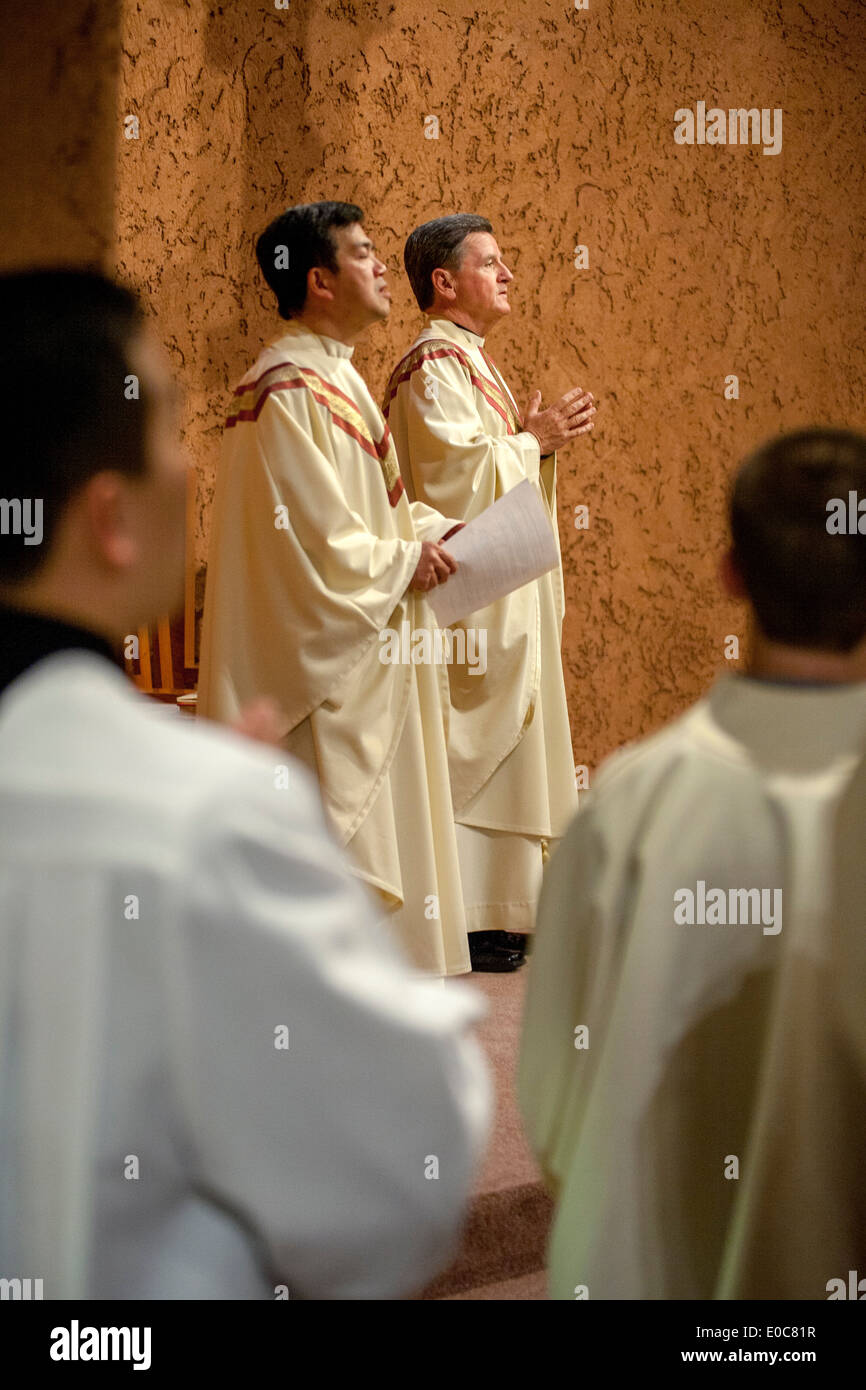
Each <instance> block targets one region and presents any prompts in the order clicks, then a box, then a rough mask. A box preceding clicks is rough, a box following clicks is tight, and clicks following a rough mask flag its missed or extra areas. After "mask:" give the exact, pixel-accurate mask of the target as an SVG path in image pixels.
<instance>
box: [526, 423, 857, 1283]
mask: <svg viewBox="0 0 866 1390" xmlns="http://www.w3.org/2000/svg"><path fill="white" fill-rule="evenodd" d="M849 490H850V491H851V492H856V493H859V495H860V496H863V495H866V439H864V438H862V437H859V436H857V435H854V434H851V433H848V432H845V431H841V430H838V431H837V430H813V431H803V432H801V433H799V434H796V435H792V436H789V437H786V438H783V439H781V440H778V441H775V442H774V443H772V444H770V445H767V446H765V447H764V448H763V449H761V450H759V451H758V452H757V453H756V454H755V455H754V456H752V458H751V459H750V460H748V461H747V462H746V464H745V465H744V467H743V468H742V469H741V471H740V473H739V475H738V477H737V480H736V483H735V487H734V492H733V497H732V506H731V524H732V536H733V543H732V549H731V551H730V553H729V555H728V556H727V558H726V561H725V564H724V566H723V575H724V578H725V583H726V587H727V590H728V592H729V594H731V595H732V596H737V597H744V598H746V599H747V601H748V604H749V620H750V629H751V634H750V635H751V642H750V648H751V657H750V665H749V667H748V672H747V673H746V674H726V675H723V676H721V677H720V678H719V679H718V681H717V682H716V684H715V685H714V686H713V687H712V689H711V690H710V692H709V694H708V695H707V696H706V697H705V698H704V699H702V700H700V701H699V702H698V703H697V704H696V705H695V706H693V707H692V708H691V709H690V710H688V711H687V712H686V713H685V714H684V715H682V716H681V717H680V718H679V719H677V720H676V721H674V722H673V723H672V724H670V725H669V726H668V727H666V728H664V729H663V730H661V731H660V732H658V733H656V734H654V735H653V736H652V737H650V738H647V739H645V740H643V741H641V742H640V743H638V744H636V745H634V746H632V747H630V748H626V749H623V750H621V751H620V752H619V753H618V754H616V755H615V756H614V757H613V758H611V759H610V760H608V762H607V763H606V764H605V766H604V767H603V769H602V771H601V772H600V774H599V775H598V777H597V778H596V779H595V782H594V786H593V789H592V791H591V792H590V794H589V796H588V797H587V799H586V801H585V802H584V803H583V804H582V807H581V810H580V811H579V813H578V815H577V817H576V818H575V820H574V823H573V825H572V826H571V828H570V830H569V832H568V834H567V835H566V837H565V839H564V840H563V842H562V845H561V847H560V849H559V851H558V852H557V854H556V855H555V856H554V858H553V860H552V862H551V864H550V866H549V870H548V873H547V876H546V879H545V884H544V888H543V890H542V896H541V904H540V908H539V924H538V932H537V940H536V949H535V952H534V956H533V962H532V967H531V975H530V980H529V989H528V996H527V1004H526V1014H525V1022H524V1035H523V1041H522V1051H521V1061H520V1074H519V1094H520V1102H521V1106H522V1111H523V1115H524V1119H525V1123H526V1128H527V1133H528V1135H529V1138H530V1141H531V1143H532V1145H533V1147H534V1149H535V1152H536V1154H537V1156H538V1159H539V1162H540V1164H541V1166H542V1169H543V1172H544V1174H545V1176H546V1179H547V1181H548V1184H549V1186H550V1188H551V1190H552V1192H553V1193H554V1194H555V1196H556V1199H557V1212H556V1219H555V1226H554V1230H553V1236H552V1241H551V1247H550V1294H551V1296H552V1297H553V1298H556V1299H574V1298H579V1299H581V1298H587V1297H588V1298H591V1299H769V1298H781V1299H826V1298H829V1297H848V1296H849V1294H847V1293H839V1291H838V1290H839V1288H840V1287H841V1285H840V1284H838V1283H837V1282H836V1281H837V1280H840V1279H841V1280H843V1281H847V1278H848V1272H849V1271H850V1270H858V1269H859V1270H861V1271H864V1270H866V1223H864V1219H863V1218H864V1211H866V1176H864V1173H866V1169H864V1158H866V1144H864V1139H863V1103H864V1095H866V1049H864V1046H863V1042H864V1029H863V1024H862V1017H863V1010H864V1005H866V983H864V976H863V972H862V969H858V966H862V962H863V958H864V953H863V947H862V940H863V926H862V919H863V909H862V902H859V901H858V898H857V894H856V886H852V885H851V884H850V883H849V885H848V890H847V893H846V892H839V891H838V885H839V882H840V871H839V868H838V866H837V865H838V854H839V832H838V831H837V820H838V817H839V806H840V798H842V797H843V796H844V795H845V793H846V788H847V787H848V786H849V782H850V779H851V775H852V771H853V769H854V768H855V766H856V765H857V763H858V759H859V758H860V757H861V755H862V750H863V749H864V746H866V537H864V536H861V535H859V534H858V532H857V529H856V525H855V527H854V529H853V531H849V532H847V533H845V534H836V533H834V532H830V531H829V530H828V522H827V519H828V506H829V504H830V503H831V502H832V501H833V499H834V498H837V497H838V496H840V495H841V497H843V498H847V497H848V495H849ZM861 785H862V777H861ZM862 802H863V794H862V790H861V791H860V793H859V798H857V797H855V800H854V803H853V812H854V814H852V809H851V807H849V808H848V813H847V819H846V820H845V825H846V826H847V844H848V845H849V846H850V849H849V854H850V855H856V856H857V860H858V861H862V860H863V844H864V833H866V832H864V822H863V819H862V816H861V817H860V819H859V821H858V820H857V818H856V808H857V806H858V805H859V806H861V808H862ZM857 877H858V875H856V874H855V879H856V878H857ZM859 879H860V880H862V874H860V875H859ZM843 887H844V884H843ZM846 1287H847V1285H846Z"/></svg>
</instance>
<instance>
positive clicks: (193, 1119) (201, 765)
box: [0, 652, 490, 1300]
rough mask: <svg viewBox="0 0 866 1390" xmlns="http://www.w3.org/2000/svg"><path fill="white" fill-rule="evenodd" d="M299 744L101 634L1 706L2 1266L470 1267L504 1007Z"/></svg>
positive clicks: (269, 1271)
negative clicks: (447, 945) (247, 734)
mask: <svg viewBox="0 0 866 1390" xmlns="http://www.w3.org/2000/svg"><path fill="white" fill-rule="evenodd" d="M275 756H277V757H278V756H279V754H278V753H277V754H276V755H275V753H274V751H272V750H265V749H264V748H261V747H259V746H256V745H253V744H250V743H247V742H246V741H245V740H241V739H240V738H239V737H237V736H236V735H233V734H229V733H227V732H225V731H223V730H221V729H217V728H214V727H213V726H211V725H207V724H201V725H198V726H196V725H192V726H191V727H187V726H186V724H185V723H184V722H182V721H181V720H180V719H179V718H178V716H177V715H173V714H171V713H169V712H167V711H164V710H163V709H161V708H160V707H159V706H156V705H154V704H152V703H150V702H148V701H146V700H145V699H144V698H143V697H142V696H140V695H139V694H138V693H137V692H136V691H135V690H134V689H133V688H132V687H131V685H130V684H129V682H128V680H127V678H126V677H125V676H124V675H123V673H122V672H120V671H119V670H117V669H115V668H114V667H113V666H112V665H111V663H110V662H108V661H106V660H105V659H103V658H102V657H99V656H96V655H94V654H92V653H80V652H75V653H71V652H64V653H58V654H56V655H54V656H51V657H48V658H46V659H44V660H42V661H40V662H38V663H37V664H36V665H35V666H34V667H32V668H31V669H30V671H28V672H27V673H26V674H24V675H23V676H21V677H19V679H18V680H16V681H14V682H13V683H12V684H11V685H10V686H9V687H8V689H7V690H6V691H5V693H4V694H3V696H2V697H0V1277H2V1278H4V1279H30V1280H35V1279H41V1280H42V1281H43V1284H42V1296H43V1297H44V1298H52V1299H79V1298H95V1299H112V1298H121V1299H126V1298H142V1299H179V1298H183V1299H187V1298H191V1299H200V1298H208V1299H229V1300H235V1299H254V1298H266V1299H273V1298H274V1297H285V1296H286V1292H285V1290H286V1289H287V1290H288V1293H289V1294H290V1295H291V1297H292V1298H294V1297H296V1296H297V1297H301V1298H322V1299H355V1298H359V1299H378V1298H394V1297H399V1296H401V1295H404V1294H407V1293H409V1292H411V1291H413V1290H414V1289H417V1288H418V1287H419V1285H423V1283H424V1282H425V1281H426V1280H427V1279H429V1278H430V1277H431V1276H432V1275H433V1274H434V1273H436V1272H437V1271H438V1270H439V1269H440V1268H441V1267H442V1265H443V1264H444V1263H447V1260H448V1258H449V1255H450V1253H451V1250H452V1248H453V1244H454V1242H455V1240H456V1237H457V1233H458V1228H459V1223H460V1220H461V1216H462V1214H463V1210H464V1208H465V1204H466V1202H467V1199H468V1197H469V1195H470V1193H471V1189H472V1182H473V1176H474V1173H475V1170H476V1165H477V1163H478V1160H479V1157H480V1152H479V1151H480V1148H481V1146H482V1145H483V1141H484V1137H485V1130H486V1127H487V1117H488V1115H489V1104H490V1102H489V1082H488V1079H487V1074H486V1066H485V1064H484V1062H483V1060H482V1057H481V1054H480V1052H479V1049H478V1046H477V1044H476V1043H475V1042H474V1041H473V1039H472V1038H471V1036H470V1035H469V1027H470V1025H471V1024H472V1023H473V1021H474V1020H475V1019H476V1018H478V1016H479V1014H480V1013H481V1012H482V1009H483V1006H482V1005H480V1004H479V1002H478V1000H477V999H476V997H475V995H474V993H473V992H472V991H471V990H470V989H469V988H468V987H467V986H465V985H459V984H454V985H452V986H451V988H450V990H448V991H446V990H443V989H442V988H441V986H440V985H439V984H438V982H437V981H435V980H430V979H427V978H426V977H425V976H423V975H422V974H420V973H419V972H417V971H414V970H413V969H412V968H411V967H410V966H408V965H407V964H406V962H405V960H404V958H403V953H402V952H401V951H400V950H399V948H398V947H397V946H396V945H395V943H394V942H393V941H392V940H391V938H390V934H389V933H388V932H387V930H386V929H385V927H384V926H383V925H381V924H380V923H378V922H377V921H376V919H375V916H374V914H373V911H372V908H371V905H370V902H369V900H368V896H367V893H366V891H365V889H364V888H363V886H362V885H361V884H360V883H359V882H358V880H357V878H356V877H355V875H354V874H352V873H351V872H349V870H348V867H347V866H346V864H345V862H344V856H343V855H342V853H341V852H340V850H339V848H338V847H337V845H336V844H335V842H334V840H333V838H332V836H331V835H330V834H329V833H328V831H327V829H326V826H325V822H324V818H323V815H322V810H321V804H320V799H319V794H318V790H317V788H316V786H315V784H314V782H313V781H312V779H311V778H310V776H309V774H308V773H307V772H306V770H305V769H304V768H303V767H301V766H300V765H299V764H295V763H294V762H293V763H292V766H291V768H290V774H289V777H288V781H287V782H286V783H285V784H283V783H280V785H279V786H276V785H275V780H274V761H275ZM428 1155H436V1156H437V1157H438V1162H439V1168H438V1180H437V1181H430V1180H429V1167H430V1164H429V1159H428V1157H427V1156H428ZM280 1286H283V1287H282V1288H281V1287H280ZM33 1287H35V1286H34V1285H32V1284H31V1289H32V1288H33ZM33 1296H38V1295H33Z"/></svg>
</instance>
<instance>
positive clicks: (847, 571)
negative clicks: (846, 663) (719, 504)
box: [730, 429, 866, 652]
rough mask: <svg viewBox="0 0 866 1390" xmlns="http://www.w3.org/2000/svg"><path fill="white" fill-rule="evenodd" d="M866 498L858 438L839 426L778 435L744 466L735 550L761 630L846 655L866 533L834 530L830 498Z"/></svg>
mask: <svg viewBox="0 0 866 1390" xmlns="http://www.w3.org/2000/svg"><path fill="white" fill-rule="evenodd" d="M849 492H856V493H858V494H859V496H860V497H864V498H866V438H864V437H863V436H862V435H859V434H855V433H854V432H853V431H850V430H844V429H808V430H799V431H797V432H796V433H794V434H789V435H783V436H782V437H781V438H778V439H774V440H771V441H770V442H769V443H767V444H764V445H762V446H761V448H759V449H757V450H756V451H755V452H754V453H753V454H751V455H750V457H749V458H747V459H746V461H745V462H744V463H743V465H742V467H741V468H740V470H739V472H738V473H737V476H736V478H735V480H734V484H733V489H732V492H731V504H730V517H731V535H732V539H733V553H734V557H735V560H736V563H737V567H738V569H739V571H740V574H741V576H742V578H743V582H744V584H745V587H746V590H747V593H748V595H749V598H750V600H751V602H752V605H753V607H754V610H755V614H756V616H757V619H758V623H759V624H760V627H761V630H762V632H763V633H764V634H765V635H766V636H767V637H768V638H769V639H770V640H771V641H774V642H783V643H785V644H786V645H787V646H791V647H811V648H814V649H816V650H819V651H830V652H850V651H851V650H852V649H853V648H854V647H855V646H856V645H857V644H858V642H860V641H861V640H862V638H863V637H864V636H866V535H860V533H859V531H857V530H856V528H855V530H854V531H853V533H850V534H847V535H833V534H831V532H830V531H828V529H827V521H828V516H829V512H828V508H827V504H828V502H829V501H830V500H831V499H832V498H834V497H841V498H844V499H845V503H846V506H847V502H848V494H849Z"/></svg>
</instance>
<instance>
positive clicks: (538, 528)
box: [427, 479, 559, 627]
mask: <svg viewBox="0 0 866 1390" xmlns="http://www.w3.org/2000/svg"><path fill="white" fill-rule="evenodd" d="M444 549H445V550H447V551H448V553H449V555H453V556H454V559H455V560H456V561H457V563H458V565H459V569H458V570H457V573H456V574H452V575H451V576H450V578H449V579H448V580H446V582H445V583H444V584H440V585H438V586H437V587H436V588H435V589H432V590H431V591H430V593H429V594H428V595H427V599H428V602H429V603H430V606H431V608H432V609H433V612H434V613H435V615H436V621H437V622H438V623H439V626H440V627H449V626H450V625H451V624H452V623H456V622H459V621H460V619H461V618H465V617H466V616H467V615H468V614H469V613H475V612H477V610H478V609H479V608H486V607H487V605H488V603H494V602H495V600H496V599H498V598H502V597H503V596H504V595H505V594H510V593H511V592H512V590H514V589H519V588H520V587H521V585H522V584H529V583H530V582H531V580H533V579H538V578H539V577H540V576H541V575H542V574H547V572H548V570H552V569H554V568H555V567H556V565H557V564H558V563H559V555H558V552H557V548H556V540H555V538H554V535H553V531H552V530H551V527H550V520H549V518H548V515H547V512H546V511H545V509H544V504H543V503H542V501H541V498H540V497H539V495H538V493H537V492H536V490H535V488H534V487H533V486H532V484H531V483H530V482H529V481H528V479H527V480H524V481H523V482H522V483H518V485H517V487H514V488H512V489H511V491H510V492H506V494H505V496H504V497H500V498H499V500H498V501H497V502H494V503H493V506H492V507H488V508H487V510H486V511H484V512H482V513H481V515H480V516H477V517H476V518H475V519H474V521H469V522H467V524H466V525H465V526H464V527H463V530H462V531H458V532H457V534H456V535H455V536H452V537H451V538H450V540H447V541H445V543H444Z"/></svg>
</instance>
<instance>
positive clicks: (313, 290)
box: [304, 265, 335, 308]
mask: <svg viewBox="0 0 866 1390" xmlns="http://www.w3.org/2000/svg"><path fill="white" fill-rule="evenodd" d="M334 279H335V276H334V272H333V271H332V270H328V268H327V266H324V265H314V266H313V267H312V269H310V270H309V271H307V303H306V304H305V306H304V307H305V308H307V307H309V301H310V300H311V299H313V300H316V299H333V298H334V290H333V284H334Z"/></svg>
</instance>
